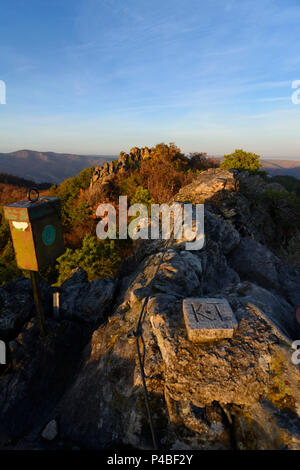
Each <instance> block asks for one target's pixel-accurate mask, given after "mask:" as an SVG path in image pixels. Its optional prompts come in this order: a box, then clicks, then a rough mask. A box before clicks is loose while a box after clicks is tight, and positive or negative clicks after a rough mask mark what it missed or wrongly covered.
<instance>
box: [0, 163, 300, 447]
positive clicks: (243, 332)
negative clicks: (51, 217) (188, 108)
mask: <svg viewBox="0 0 300 470" xmlns="http://www.w3.org/2000/svg"><path fill="white" fill-rule="evenodd" d="M207 173H209V174H210V175H211V178H212V186H213V188H214V191H212V189H211V188H209V185H208V183H206V181H205V175H204V174H202V175H200V176H201V179H199V185H200V186H202V193H201V189H199V188H198V189H197V186H193V189H192V191H191V188H188V187H186V188H185V193H184V194H183V192H181V193H180V196H181V199H179V198H176V199H177V200H182V199H184V200H189V199H191V200H193V202H196V201H203V200H205V201H206V206H207V208H206V211H205V236H206V239H205V245H204V247H203V249H201V250H199V251H186V250H185V249H184V243H182V241H181V240H175V241H171V240H170V241H169V242H160V241H157V240H153V241H146V240H142V241H136V243H135V247H134V251H133V254H132V255H131V259H130V260H128V261H127V262H126V268H125V267H124V268H123V270H121V271H120V272H119V278H118V281H107V280H102V281H99V282H98V281H94V283H88V281H87V278H86V274H85V273H84V271H82V270H77V271H76V272H75V273H73V276H72V277H71V278H70V279H69V280H67V281H66V283H65V284H64V285H63V286H62V293H61V300H62V303H61V305H62V312H64V313H63V318H61V319H60V320H58V321H54V320H51V321H50V320H49V321H50V325H49V326H51V328H50V330H51V331H52V333H51V334H50V335H49V336H48V337H47V338H46V339H45V340H44V341H42V340H40V339H39V337H38V334H37V327H36V325H35V323H34V322H30V323H29V324H27V325H26V326H25V327H24V330H23V332H22V333H21V334H20V335H19V336H18V337H17V338H16V339H15V341H14V342H13V343H12V344H11V357H12V368H11V370H10V371H9V372H7V373H6V374H5V375H4V376H3V377H2V378H1V379H0V416H1V420H0V436H2V437H1V438H0V443H1V442H2V444H1V445H2V447H3V448H7V447H8V448H10V447H11V448H18V449H22V448H27V449H28V448H50V447H49V446H54V448H58V447H60V448H69V447H71V448H72V447H74V446H76V448H81V449H107V448H114V449H118V448H121V447H122V448H123V447H124V446H125V447H126V446H129V447H135V448H139V449H150V448H152V445H153V444H152V440H151V434H150V430H149V423H148V417H147V412H146V408H145V401H144V390H143V384H142V378H141V372H140V362H139V357H138V354H137V342H138V344H139V346H140V350H141V354H142V361H143V364H144V371H145V375H146V379H145V380H146V384H147V388H148V391H149V397H150V407H151V411H152V417H153V422H154V427H155V429H156V433H157V438H158V443H159V447H160V449H164V450H167V449H182V450H184V449H300V433H299V429H300V393H299V383H300V367H299V366H297V365H295V364H293V362H292V354H293V353H294V347H293V344H292V343H293V340H295V339H299V337H300V327H299V325H298V324H297V322H296V320H295V316H294V309H295V307H296V305H297V304H298V302H299V286H300V273H299V270H298V268H291V267H290V266H289V265H287V264H285V263H284V262H283V261H282V259H281V258H279V257H278V256H277V255H276V254H275V253H274V252H272V251H271V250H270V249H269V248H268V247H267V246H266V245H265V244H263V242H262V241H261V240H260V239H259V234H260V229H259V227H257V226H256V225H255V223H254V221H252V222H253V227H254V228H255V231H253V237H250V236H249V235H248V234H247V232H245V231H244V230H243V229H242V227H241V225H239V222H238V217H241V218H242V220H243V221H245V223H246V224H247V225H246V228H247V229H248V230H250V229H251V227H252V225H251V223H252V222H251V220H246V219H244V217H246V218H247V214H248V215H249V217H250V216H251V217H254V218H255V216H253V208H251V207H250V203H249V199H248V197H247V196H246V193H242V192H241V185H242V184H244V187H245V182H244V183H242V182H241V181H240V180H238V179H237V177H236V174H235V173H234V172H233V173H232V172H227V170H225V171H224V172H223V170H222V178H223V180H222V181H221V182H220V179H218V178H221V176H220V175H221V173H220V172H218V171H215V172H211V171H208V172H207ZM199 178H200V177H199ZM224 179H225V180H226V181H227V180H228V183H226V185H227V184H228V186H227V189H226V185H225V188H224ZM257 184H258V185H259V183H258V182H257ZM238 185H239V186H238ZM238 188H239V189H238ZM244 191H246V190H244ZM201 194H202V196H201ZM224 201H225V202H224ZM242 207H245V211H246V209H247V210H248V212H247V211H246V212H245V214H240V213H239V211H240V210H241V208H242ZM231 210H232V211H234V212H232V211H231ZM251 217H250V218H251ZM254 228H253V230H254ZM261 237H262V238H263V236H262V235H261ZM101 296H102V297H101ZM189 297H201V298H203V297H213V298H222V299H226V300H227V301H228V303H229V305H230V306H231V309H232V311H233V314H234V316H235V319H236V320H237V324H238V325H237V328H236V329H235V331H234V334H233V337H232V338H225V339H221V340H219V341H216V342H211V343H197V344H196V343H193V342H191V341H189V339H188V336H187V331H186V326H185V322H184V316H183V310H182V306H183V301H184V300H185V299H187V298H189ZM85 312H88V315H86V314H85ZM89 318H91V319H92V320H93V321H89V320H88V321H86V319H89ZM96 318H98V321H99V323H98V324H97V320H94V319H96ZM139 321H140V323H141V327H142V336H141V330H139V331H137V327H138V323H139ZM137 333H138V334H137ZM33 403H34V406H33ZM54 421H55V423H56V425H54V424H53V423H54ZM50 423H52V424H51V426H50ZM48 426H50V431H53V432H51V433H49V434H48V432H47V433H46V434H45V429H46V430H47V428H48ZM54 431H55V432H54ZM43 433H44V436H43ZM45 435H46V436H48V437H49V436H50V437H52V436H54V437H53V441H48V440H47V438H45ZM1 439H2V441H1Z"/></svg>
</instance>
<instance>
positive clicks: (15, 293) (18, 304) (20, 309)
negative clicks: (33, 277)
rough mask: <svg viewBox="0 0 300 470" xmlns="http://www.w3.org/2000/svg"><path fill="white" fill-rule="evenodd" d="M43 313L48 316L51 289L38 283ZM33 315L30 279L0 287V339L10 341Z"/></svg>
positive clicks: (42, 283)
mask: <svg viewBox="0 0 300 470" xmlns="http://www.w3.org/2000/svg"><path fill="white" fill-rule="evenodd" d="M40 285H41V295H42V300H43V305H44V308H45V313H46V314H48V315H49V314H50V312H51V305H52V292H51V288H50V287H49V286H48V285H47V283H46V282H44V281H43V280H41V281H40ZM33 315H34V302H33V294H32V285H31V281H30V279H24V278H20V279H16V280H15V281H11V282H9V283H7V284H6V285H4V286H2V287H0V339H1V338H3V339H10V338H12V337H14V336H16V334H17V333H18V332H19V331H20V330H21V328H22V327H23V325H24V324H25V323H26V322H27V321H28V320H29V319H30V318H31V317H32V316H33Z"/></svg>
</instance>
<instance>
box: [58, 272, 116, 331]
mask: <svg viewBox="0 0 300 470" xmlns="http://www.w3.org/2000/svg"><path fill="white" fill-rule="evenodd" d="M115 289H116V281H115V280H112V279H96V280H95V281H93V282H88V278H87V275H86V272H85V271H84V270H83V269H81V268H78V269H77V270H75V271H74V272H73V273H72V274H71V276H70V277H69V278H68V279H67V280H66V281H65V282H64V283H63V284H62V286H61V288H60V292H61V295H60V315H61V316H62V318H71V317H79V318H81V319H82V320H85V321H87V322H90V321H92V322H94V321H100V322H101V321H103V319H104V318H106V317H107V316H108V314H109V308H110V306H111V302H112V300H113V297H114V293H115Z"/></svg>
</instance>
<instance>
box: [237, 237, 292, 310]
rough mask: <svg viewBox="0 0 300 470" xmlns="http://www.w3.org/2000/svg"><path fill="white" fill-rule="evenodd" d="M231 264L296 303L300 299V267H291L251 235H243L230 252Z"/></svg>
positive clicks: (243, 274)
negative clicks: (249, 236) (246, 236)
mask: <svg viewBox="0 0 300 470" xmlns="http://www.w3.org/2000/svg"><path fill="white" fill-rule="evenodd" d="M229 262H230V265H231V267H232V268H233V269H235V271H237V272H238V274H239V275H240V277H241V278H242V279H245V280H250V281H253V282H254V283H256V284H258V285H260V286H262V287H265V288H267V289H272V290H273V291H276V292H277V293H279V294H281V295H283V296H284V297H286V299H287V300H288V301H289V302H290V303H291V304H292V305H293V306H294V308H295V307H296V305H298V303H299V302H300V270H299V269H295V268H290V267H288V266H287V265H284V263H283V262H282V261H281V260H280V259H279V258H278V257H277V256H275V255H274V254H273V253H272V252H271V251H270V250H268V249H267V248H266V247H264V246H263V245H261V244H260V243H258V242H256V241H255V240H252V239H250V238H243V239H241V242H240V244H239V246H238V247H237V248H236V249H235V250H233V251H232V252H231V253H230V255H229Z"/></svg>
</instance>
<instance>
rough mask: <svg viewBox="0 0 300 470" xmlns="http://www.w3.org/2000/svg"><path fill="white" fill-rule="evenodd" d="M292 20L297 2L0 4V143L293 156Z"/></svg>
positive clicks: (86, 150)
mask: <svg viewBox="0 0 300 470" xmlns="http://www.w3.org/2000/svg"><path fill="white" fill-rule="evenodd" d="M299 23H300V4H299V2H298V1H297V0H254V1H253V0H244V1H243V2H239V1H238V0H227V1H225V2H223V1H221V0H212V1H210V2H201V1H200V2H199V0H189V1H188V2H187V1H186V0H165V1H164V2H161V1H159V0H153V1H152V2H148V1H146V0H127V1H126V2H124V1H123V0H65V1H64V2H61V1H59V0H53V1H51V2H40V1H39V0H28V1H27V2H24V1H21V0H13V1H11V2H5V1H4V2H2V4H1V17H0V81H2V82H3V83H5V85H6V104H0V145H1V149H2V151H3V152H12V151H16V150H18V149H22V148H23V149H24V148H27V149H40V148H44V149H47V151H53V152H61V153H76V154H81V155H82V154H89V155H98V154H100V153H101V154H104V155H118V154H119V151H120V150H124V151H126V150H127V151H128V150H129V149H130V148H131V147H133V146H138V147H144V146H148V147H152V146H153V145H155V144H157V143H159V142H165V143H169V142H175V143H176V145H178V146H179V147H180V148H181V149H182V151H183V152H184V153H189V152H193V151H205V152H207V153H208V154H219V155H220V154H227V153H231V152H233V151H234V150H235V149H236V148H243V149H245V150H246V151H250V152H255V153H257V154H259V155H261V156H262V157H263V158H279V159H299V158H300V140H299V137H298V135H299V124H300V95H298V98H299V104H295V103H297V100H296V101H295V100H294V102H293V101H292V95H293V94H294V93H297V87H300V70H299V65H300V52H299V47H298V45H299V37H300V33H299ZM297 81H298V82H299V84H297V83H298V82H297ZM293 84H294V88H292V85H293ZM299 91H300V90H299ZM0 102H1V100H0ZM99 149H100V151H99ZM282 156H283V157H282Z"/></svg>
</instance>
